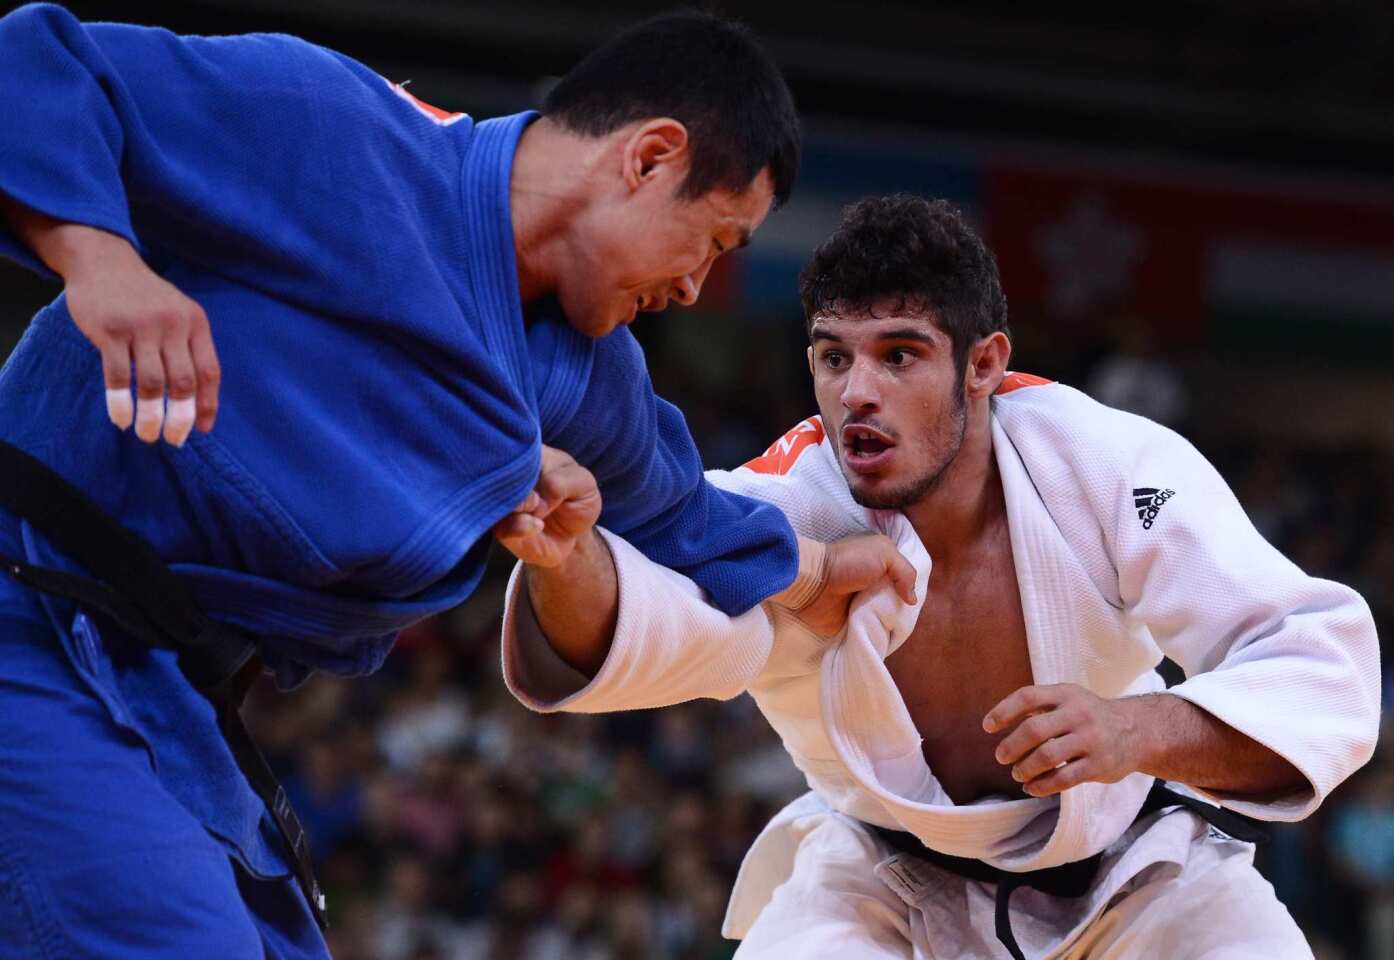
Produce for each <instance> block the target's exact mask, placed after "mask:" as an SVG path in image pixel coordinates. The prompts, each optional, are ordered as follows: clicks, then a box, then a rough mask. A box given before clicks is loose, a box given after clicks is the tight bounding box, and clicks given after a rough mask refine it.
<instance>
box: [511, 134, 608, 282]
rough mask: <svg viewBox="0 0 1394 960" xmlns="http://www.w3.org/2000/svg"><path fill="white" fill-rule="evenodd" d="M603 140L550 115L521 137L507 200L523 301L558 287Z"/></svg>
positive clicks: (584, 205) (586, 201)
mask: <svg viewBox="0 0 1394 960" xmlns="http://www.w3.org/2000/svg"><path fill="white" fill-rule="evenodd" d="M602 143H603V140H590V139H586V138H582V137H578V136H576V135H574V134H571V133H568V132H567V131H565V130H563V129H562V128H561V127H560V126H558V125H557V124H556V122H555V121H553V120H550V119H548V118H547V117H539V118H538V119H537V120H535V121H534V122H533V123H532V124H530V125H529V126H528V128H527V130H525V131H523V136H522V137H521V138H520V139H519V140H518V149H517V151H516V152H515V153H514V154H513V174H512V178H511V180H510V186H509V193H508V202H509V209H510V212H511V215H512V220H513V253H514V258H515V259H516V261H517V264H518V293H519V296H520V298H521V299H522V302H523V303H525V304H527V303H531V302H533V301H535V300H538V299H541V298H542V297H545V296H547V295H548V294H550V293H552V292H553V291H555V290H556V288H557V276H558V266H557V265H558V264H559V263H561V262H562V261H563V260H564V259H565V249H566V246H567V244H568V243H569V242H570V239H571V234H572V231H573V228H574V225H575V222H576V219H577V217H578V216H579V214H580V213H581V212H582V211H583V210H584V209H585V207H586V206H587V204H588V202H589V198H590V196H591V194H592V190H591V186H592V182H593V180H594V175H595V172H596V168H597V166H598V162H599V151H598V149H597V147H598V146H599V145H600V144H602Z"/></svg>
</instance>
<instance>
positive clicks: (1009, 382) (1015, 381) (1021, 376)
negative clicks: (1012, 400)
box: [996, 370, 1055, 397]
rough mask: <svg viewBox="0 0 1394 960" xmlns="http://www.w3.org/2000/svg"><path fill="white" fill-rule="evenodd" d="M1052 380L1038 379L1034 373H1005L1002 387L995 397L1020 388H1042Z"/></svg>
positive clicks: (998, 389)
mask: <svg viewBox="0 0 1394 960" xmlns="http://www.w3.org/2000/svg"><path fill="white" fill-rule="evenodd" d="M1054 382H1055V381H1054V380H1047V379H1046V378H1045V377H1038V376H1036V375H1035V374H1034V373H1013V372H1012V371H1011V370H1008V371H1007V375H1006V376H1005V377H1003V378H1002V385H1001V386H1000V387H998V388H997V393H996V396H999V397H1000V396H1001V395H1002V394H1004V393H1011V392H1012V391H1013V390H1020V389H1021V388H1022V387H1044V386H1045V385H1046V384H1048V383H1054Z"/></svg>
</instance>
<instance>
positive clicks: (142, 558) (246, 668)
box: [0, 440, 328, 929]
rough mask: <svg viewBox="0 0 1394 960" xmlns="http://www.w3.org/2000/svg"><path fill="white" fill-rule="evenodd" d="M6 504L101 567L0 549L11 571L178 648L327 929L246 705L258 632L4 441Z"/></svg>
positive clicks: (286, 804)
mask: <svg viewBox="0 0 1394 960" xmlns="http://www.w3.org/2000/svg"><path fill="white" fill-rule="evenodd" d="M0 506H3V507H5V508H7V509H8V510H10V511H11V512H13V513H14V514H16V515H17V516H19V517H22V518H23V519H25V520H27V521H29V523H30V524H32V525H33V526H34V527H35V528H36V529H38V530H39V531H41V532H42V533H43V534H44V536H45V537H47V538H48V540H49V541H50V542H51V543H52V544H53V545H54V546H55V547H57V548H58V549H59V550H60V551H62V552H63V553H64V554H66V555H67V556H68V557H70V558H72V559H73V560H75V561H76V562H77V563H79V564H81V565H82V566H83V567H84V568H86V569H87V570H90V571H92V573H93V576H91V577H85V576H79V575H77V574H72V573H67V572H65V571H62V570H51V569H48V568H45V567H35V566H31V565H30V564H28V563H25V562H24V561H22V560H18V559H14V558H11V557H6V556H3V555H0V563H2V564H3V565H4V567H5V569H6V570H7V572H8V573H9V574H10V575H11V576H13V577H14V578H15V579H16V580H18V581H20V582H21V583H23V584H25V585H27V586H29V587H32V588H33V589H35V590H39V591H41V592H43V593H50V594H53V595H55V596H59V597H63V598H65V599H68V600H71V601H73V602H74V603H76V604H77V605H78V606H79V607H80V608H82V609H83V610H84V611H86V612H88V613H89V614H92V615H96V616H101V617H104V618H106V619H108V620H110V621H112V622H113V623H115V624H116V625H117V626H118V627H119V628H120V629H121V630H123V631H124V632H125V633H127V634H129V635H130V636H131V637H133V638H134V639H136V640H139V641H140V642H142V643H146V644H149V645H150V646H154V647H165V648H168V649H173V650H175V651H177V653H178V658H179V667H180V669H181V670H182V671H183V673H184V676H185V677H187V678H188V680H189V682H190V683H192V684H193V685H194V687H195V688H196V689H197V690H198V691H199V692H200V693H202V694H203V695H204V696H205V697H207V698H208V700H209V701H210V702H211V703H212V704H213V707H214V709H215V710H216V711H217V717H218V729H219V730H221V731H222V734H223V737H224V739H226V740H227V744H228V747H229V749H230V750H231V751H232V755H233V758H234V759H236V761H237V766H238V767H239V768H240V769H241V770H242V773H243V775H244V776H245V777H246V778H247V781H248V783H250V784H251V785H252V789H253V790H255V791H256V793H257V796H259V797H260V798H261V799H262V801H263V802H264V803H265V804H266V808H267V809H268V810H269V811H271V817H272V819H274V820H275V821H276V827H277V829H278V830H279V831H280V833H281V836H282V837H283V838H284V839H285V842H286V845H287V846H289V848H290V852H291V854H292V859H293V863H294V866H295V879H296V881H297V882H298V883H299V884H300V889H301V890H302V891H303V892H304V894H305V899H306V900H308V901H309V904H310V910H311V912H312V913H313V914H314V916H315V921H316V922H317V923H318V924H319V926H320V929H326V928H327V926H328V923H327V921H326V918H325V902H324V894H323V893H322V892H321V891H320V887H319V883H318V882H317V881H316V880H315V873H314V868H313V864H312V862H311V859H310V847H309V842H308V841H307V839H306V837H305V830H304V828H302V827H301V825H300V819H299V818H298V817H297V816H296V815H295V811H294V810H293V809H291V806H290V801H289V800H288V799H287V798H286V792H285V790H284V789H283V788H282V787H281V785H280V783H278V782H277V780H276V775H275V774H274V773H272V772H271V767H270V766H268V765H267V763H266V758H265V757H263V756H262V754H261V750H259V749H258V748H257V745H256V743H255V742H254V741H253V740H252V737H251V735H250V734H249V733H248V732H247V728H246V726H244V725H243V723H242V715H241V713H240V712H239V711H240V708H241V706H242V701H243V699H244V698H245V697H246V694H247V690H248V689H249V688H250V687H251V685H252V683H253V682H254V681H255V680H256V678H257V676H258V675H259V674H260V673H261V658H260V656H259V655H258V647H259V642H258V640H257V639H256V637H254V636H253V635H252V634H250V633H248V632H246V631H244V630H242V629H240V628H238V627H235V626H233V625H232V624H228V623H222V622H220V621H217V620H212V619H210V618H209V617H208V616H207V615H206V614H205V613H204V612H203V611H202V610H201V609H200V608H199V606H198V604H197V603H196V602H195V601H194V598H193V597H192V596H191V595H190V594H189V591H188V589H187V588H186V587H185V586H184V584H183V582H182V581H180V580H179V578H178V577H176V576H175V575H174V574H173V573H172V572H171V571H170V569H169V568H168V567H167V566H165V564H164V561H162V560H161V559H160V557H159V555H158V554H156V553H155V551H154V549H152V548H151V546H150V545H149V544H148V543H146V542H145V541H144V540H142V539H141V538H140V537H138V536H136V535H135V534H134V533H132V532H131V531H129V530H127V529H126V528H125V527H123V526H121V524H119V523H117V522H116V520H114V519H112V518H111V517H110V516H109V515H107V513H106V512H105V511H103V510H102V509H101V508H100V507H98V506H97V505H96V504H95V503H93V502H92V500H90V499H89V498H88V497H87V496H86V494H84V493H82V491H80V490H78V489H77V488H76V487H74V486H72V485H71V484H69V483H68V482H67V481H66V480H64V479H63V478H62V477H61V476H59V475H58V474H57V473H55V472H54V471H53V470H51V469H49V468H48V467H47V466H45V465H44V464H42V463H40V462H39V461H38V460H35V459H34V458H33V457H31V456H29V455H28V454H27V453H25V452H24V451H22V450H20V449H18V448H16V447H13V446H11V445H10V444H8V443H5V442H4V441H2V440H0Z"/></svg>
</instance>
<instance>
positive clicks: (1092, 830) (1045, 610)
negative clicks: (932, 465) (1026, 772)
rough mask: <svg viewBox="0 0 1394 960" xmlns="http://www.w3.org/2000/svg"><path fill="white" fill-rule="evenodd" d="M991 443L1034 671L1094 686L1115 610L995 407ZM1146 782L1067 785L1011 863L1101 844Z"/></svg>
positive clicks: (1048, 679)
mask: <svg viewBox="0 0 1394 960" xmlns="http://www.w3.org/2000/svg"><path fill="white" fill-rule="evenodd" d="M992 444H993V450H994V452H995V454H996V457H997V468H998V470H999V472H1000V473H1001V476H1002V492H1003V495H1004V497H1005V499H1006V504H1007V524H1008V527H1009V528H1010V531H1011V542H1012V556H1013V560H1014V562H1015V565H1016V577H1017V588H1018V590H1019V591H1020V594H1021V612H1022V616H1023V618H1024V620H1025V623H1026V645H1027V648H1028V650H1029V652H1030V656H1031V674H1032V677H1033V678H1034V680H1035V682H1036V683H1037V684H1053V683H1077V684H1080V685H1082V686H1086V687H1088V686H1092V685H1091V684H1090V683H1089V676H1088V672H1089V664H1088V660H1087V654H1088V652H1089V651H1090V649H1091V639H1092V637H1093V634H1094V633H1096V632H1097V631H1098V630H1099V629H1100V627H1101V623H1100V621H1101V620H1103V621H1107V620H1109V619H1110V618H1111V615H1112V611H1111V610H1109V609H1107V604H1106V602H1105V601H1104V600H1103V598H1102V597H1100V596H1099V591H1098V589H1097V587H1096V586H1095V585H1094V583H1093V581H1091V580H1090V578H1089V575H1088V573H1087V572H1086V571H1085V569H1084V567H1083V565H1082V564H1081V563H1080V562H1079V559H1078V557H1076V555H1075V553H1074V551H1073V550H1072V549H1071V548H1070V545H1069V544H1068V543H1067V542H1066V541H1065V538H1064V536H1063V535H1062V534H1061V532H1060V528H1059V526H1057V524H1056V522H1055V520H1054V519H1052V517H1051V515H1050V512H1049V511H1048V510H1047V509H1046V505H1045V503H1044V502H1043V501H1042V500H1041V495H1040V493H1039V492H1038V491H1037V489H1036V486H1035V484H1034V483H1033V482H1032V480H1031V476H1030V474H1028V473H1027V471H1026V466H1025V464H1024V463H1023V462H1022V458H1021V456H1020V454H1019V453H1018V452H1017V448H1016V446H1015V445H1014V444H1013V443H1012V440H1011V438H1010V437H1009V436H1008V435H1007V432H1006V430H1005V429H1004V428H1003V426H1002V423H1001V421H1000V420H999V419H998V417H997V416H996V415H995V414H994V415H993V417H992ZM1086 607H1087V609H1086ZM1109 626H1112V627H1113V629H1114V630H1117V629H1118V628H1117V626H1116V625H1114V624H1109ZM1151 784H1152V778H1151V777H1148V776H1144V775H1142V774H1134V775H1132V776H1130V777H1127V778H1126V779H1124V780H1123V781H1121V782H1119V783H1117V784H1102V783H1085V784H1081V785H1079V786H1077V787H1074V788H1072V789H1070V790H1067V791H1065V792H1064V793H1063V794H1061V795H1060V798H1059V815H1058V822H1057V823H1056V825H1055V829H1054V831H1053V834H1052V835H1051V837H1050V840H1049V841H1048V842H1047V843H1046V845H1045V846H1044V847H1043V848H1041V849H1040V850H1039V851H1038V852H1037V853H1035V855H1034V856H1032V857H1031V858H1030V860H1029V861H1027V862H1025V863H1023V864H1021V865H1015V864H1014V865H1013V866H1012V867H1011V869H1014V870H1028V869H1038V868H1040V867H1047V866H1054V865H1056V864H1060V863H1066V862H1068V861H1071V860H1079V859H1083V858H1084V857H1088V856H1092V855H1093V854H1095V853H1097V852H1098V851H1100V850H1102V849H1104V848H1105V847H1107V846H1108V845H1109V844H1110V843H1112V842H1113V841H1114V840H1115V839H1117V838H1118V836H1119V835H1120V834H1121V833H1122V832H1123V830H1125V829H1126V828H1127V826H1128V824H1130V823H1131V822H1132V820H1133V818H1134V817H1135V816H1136V815H1137V811H1138V810H1139V809H1140V808H1141V806H1142V801H1143V798H1144V797H1145V796H1146V795H1147V791H1148V789H1149V788H1150V787H1151ZM1004 866H1005V864H1004Z"/></svg>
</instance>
